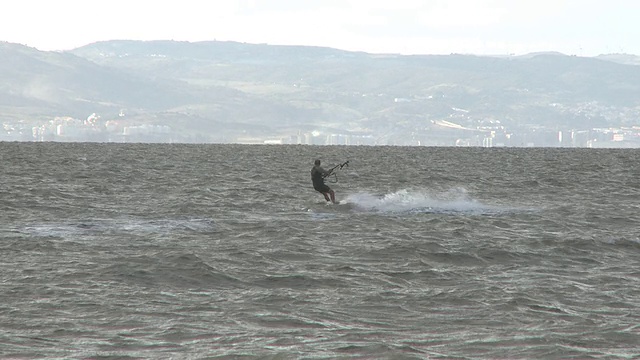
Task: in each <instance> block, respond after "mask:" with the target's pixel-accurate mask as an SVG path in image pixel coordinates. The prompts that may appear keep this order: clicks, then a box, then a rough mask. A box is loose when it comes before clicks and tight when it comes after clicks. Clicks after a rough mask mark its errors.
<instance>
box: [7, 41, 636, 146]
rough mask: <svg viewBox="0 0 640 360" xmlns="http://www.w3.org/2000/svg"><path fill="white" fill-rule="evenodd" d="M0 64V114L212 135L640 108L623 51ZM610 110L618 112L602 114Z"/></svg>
mask: <svg viewBox="0 0 640 360" xmlns="http://www.w3.org/2000/svg"><path fill="white" fill-rule="evenodd" d="M0 59H2V62H1V63H0V76H2V79H3V81H2V83H1V84H0V98H1V99H4V100H0V109H2V111H3V113H4V114H5V117H6V118H9V119H25V118H26V119H28V118H34V119H38V120H42V119H45V118H47V117H54V116H74V117H78V118H82V117H84V116H87V115H88V114H91V113H100V114H102V116H105V117H108V118H116V117H117V114H118V113H120V112H122V111H123V109H124V110H125V111H126V113H127V114H128V115H130V116H129V119H134V120H135V121H138V122H152V121H153V122H157V123H160V124H164V125H170V126H172V127H173V128H175V129H177V130H179V131H187V132H191V133H199V134H207V133H210V134H217V135H215V136H212V137H211V140H212V141H217V140H225V139H226V140H228V139H232V138H233V137H234V136H239V135H238V134H242V135H246V136H267V134H273V135H276V134H284V133H292V132H296V131H297V132H301V131H312V130H314V129H317V130H323V129H324V130H326V131H329V130H330V131H342V132H359V133H376V132H377V133H382V132H388V131H389V129H391V128H398V127H399V128H404V129H405V130H406V131H414V132H415V131H420V129H428V128H430V127H431V125H430V124H432V123H433V121H434V120H439V119H449V120H451V119H452V118H454V119H457V121H460V122H462V123H463V124H462V125H464V126H471V121H475V122H478V121H481V120H482V119H499V120H501V122H502V123H503V124H505V125H508V126H511V127H513V128H516V127H519V126H524V125H532V126H533V125H535V126H547V127H556V128H579V127H585V126H608V125H612V124H614V123H616V124H617V123H621V124H629V123H630V122H631V121H632V118H633V116H634V114H635V111H637V109H638V107H639V106H640V103H639V102H640V66H637V65H635V62H636V61H637V57H634V56H632V55H621V54H617V55H613V54H611V55H606V56H604V55H603V56H599V57H593V58H583V57H577V56H568V55H564V54H559V53H548V52H545V53H535V54H527V55H523V56H507V57H491V56H476V55H460V54H451V55H399V54H370V53H364V52H349V51H344V50H337V49H332V48H322V47H306V46H282V45H267V44H245V43H238V42H224V41H208V42H197V43H190V42H177V41H168V40H167V41H130V40H112V41H104V42H97V43H93V44H88V45H86V46H83V47H80V48H77V49H73V50H70V51H64V52H43V51H39V50H36V49H33V48H29V47H26V46H24V45H18V44H11V43H0ZM638 63H640V61H639V62H638ZM554 104H555V105H554ZM454 108H456V109H464V110H465V111H467V114H468V116H466V118H462V117H460V116H459V113H457V112H456V111H454V110H452V109H454ZM585 108H587V109H588V110H584V109H585ZM580 109H583V110H582V111H583V114H581V112H580V111H581V110H580ZM607 109H608V110H607ZM611 109H616V111H617V112H618V113H620V112H622V113H630V114H629V115H628V118H627V117H625V118H617V119H616V118H612V116H609V115H608V111H609V110H611ZM616 111H613V110H611V111H610V112H611V113H615V112H616ZM636 119H637V118H636Z"/></svg>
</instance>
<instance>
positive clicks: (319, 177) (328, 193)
mask: <svg viewBox="0 0 640 360" xmlns="http://www.w3.org/2000/svg"><path fill="white" fill-rule="evenodd" d="M330 174H331V172H330V171H326V170H325V169H323V168H322V166H320V160H316V161H315V162H314V163H313V168H312V169H311V182H313V188H314V189H316V191H318V192H319V193H321V194H322V195H324V199H325V200H327V201H331V202H332V203H334V204H335V203H336V193H335V192H334V191H333V190H331V188H330V187H329V186H327V184H325V183H324V178H325V177H327V176H329V175H330Z"/></svg>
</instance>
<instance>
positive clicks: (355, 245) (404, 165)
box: [0, 143, 640, 359]
mask: <svg viewBox="0 0 640 360" xmlns="http://www.w3.org/2000/svg"><path fill="white" fill-rule="evenodd" d="M316 158H319V159H321V160H322V162H323V165H324V166H325V167H331V165H334V164H339V163H342V162H344V161H347V160H349V165H348V167H344V168H343V169H342V170H340V171H338V172H337V179H335V178H331V181H333V182H330V183H329V185H330V186H331V187H332V188H333V189H334V190H335V191H336V194H337V198H338V200H339V201H340V204H337V205H328V204H326V203H325V201H324V199H323V197H322V195H321V194H319V193H317V192H315V191H314V190H313V189H312V187H311V182H310V170H311V167H312V166H313V161H314V160H315V159H316ZM0 162H1V172H0V254H2V255H1V261H0V358H3V359H4V358H7V359H53V358H56V359H216V358H221V359H227V358H228V359H336V358H340V359H635V358H639V357H640V226H639V225H640V152H639V151H638V150H606V149H545V148H534V149H515V148H509V149H506V148H491V149H485V148H432V147H360V146H350V147H348V146H295V145H291V146H287V145H285V146H278V145H271V146H269V145H255V146H254V145H180V144H95V143H0ZM336 180H337V182H335V181H336Z"/></svg>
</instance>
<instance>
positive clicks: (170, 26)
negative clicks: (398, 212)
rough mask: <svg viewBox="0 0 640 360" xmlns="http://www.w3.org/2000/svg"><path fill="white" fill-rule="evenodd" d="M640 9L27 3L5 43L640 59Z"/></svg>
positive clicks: (600, 0)
mask: <svg viewBox="0 0 640 360" xmlns="http://www.w3.org/2000/svg"><path fill="white" fill-rule="evenodd" d="M638 19H640V1H637V0H606V1H605V0H19V1H3V2H2V5H0V41H8V42H13V43H20V44H25V45H28V46H32V47H36V48H38V49H41V50H66V49H72V48H75V47H80V46H83V45H87V44H89V43H92V42H96V41H102V40H122V39H130V40H171V39H172V40H185V41H203V40H232V41H240V42H249V43H268V44H288V45H315V46H326V47H333V48H339V49H344V50H356V51H366V52H374V53H402V54H449V53H465V54H523V53H529V52H536V51H559V52H562V53H565V54H568V55H579V56H593V55H598V54H604V53H629V54H636V55H640V20H638Z"/></svg>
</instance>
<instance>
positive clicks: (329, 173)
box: [324, 160, 349, 183]
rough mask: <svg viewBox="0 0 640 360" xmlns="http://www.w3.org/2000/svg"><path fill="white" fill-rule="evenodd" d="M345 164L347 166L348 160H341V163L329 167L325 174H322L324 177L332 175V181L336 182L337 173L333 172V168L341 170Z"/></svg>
mask: <svg viewBox="0 0 640 360" xmlns="http://www.w3.org/2000/svg"><path fill="white" fill-rule="evenodd" d="M345 166H349V160H347V161H345V162H343V163H342V164H338V165H336V166H334V167H332V168H331V169H329V171H327V175H326V176H324V178H328V177H329V176H332V175H333V181H331V182H333V183H337V182H338V174H336V173H334V171H335V170H342V168H343V167H345Z"/></svg>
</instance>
